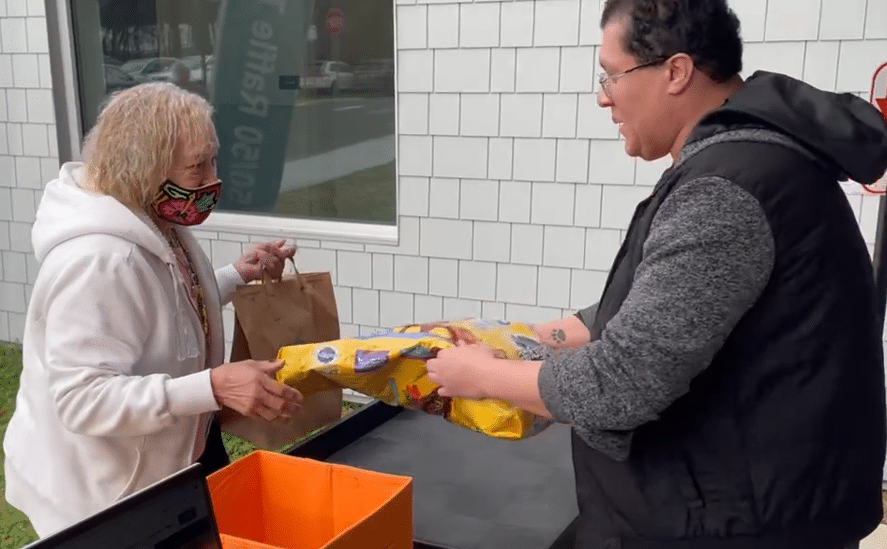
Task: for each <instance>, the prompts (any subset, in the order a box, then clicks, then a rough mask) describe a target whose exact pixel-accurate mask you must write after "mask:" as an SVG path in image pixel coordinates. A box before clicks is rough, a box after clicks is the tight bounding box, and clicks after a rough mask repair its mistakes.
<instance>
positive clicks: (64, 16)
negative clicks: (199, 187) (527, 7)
mask: <svg viewBox="0 0 887 549" xmlns="http://www.w3.org/2000/svg"><path fill="white" fill-rule="evenodd" d="M78 1H95V2H97V1H98V0H44V2H45V6H46V24H47V28H48V30H49V33H48V35H49V60H50V71H51V74H52V96H53V104H54V107H55V116H56V137H57V139H58V155H59V162H60V163H64V162H71V161H82V160H83V158H82V156H81V148H82V146H83V135H84V128H83V125H82V123H81V119H82V116H81V115H82V100H81V99H82V98H81V97H80V89H79V85H78V78H79V73H78V67H77V61H76V51H75V48H76V44H75V42H74V21H73V9H72V4H73V2H78ZM388 1H390V2H392V3H393V2H394V0H388ZM392 16H393V18H394V23H393V25H394V26H393V29H394V32H393V34H394V36H393V37H392V38H393V44H394V51H393V52H392V53H393V59H394V65H395V76H394V128H395V131H394V147H395V149H394V150H395V156H394V158H395V166H398V165H399V161H398V160H399V158H398V157H399V151H400V131H399V129H398V128H399V127H400V124H399V120H398V117H399V112H398V111H399V109H398V103H399V101H398V95H397V88H398V83H397V73H396V67H397V65H398V51H397V6H396V5H394V6H393V7H392ZM394 192H395V223H394V225H381V224H380V225H377V224H371V223H357V222H351V221H327V220H317V219H302V218H287V217H282V216H272V215H268V216H264V215H255V214H242V213H231V212H222V211H218V212H213V213H212V214H211V215H210V216H209V218H207V220H206V221H205V222H204V223H202V224H201V225H200V226H199V227H196V228H197V229H198V230H200V231H213V232H223V233H236V234H243V235H256V236H272V237H280V238H297V239H310V240H321V241H325V240H330V241H339V242H353V243H359V244H382V245H397V244H398V243H399V241H400V230H399V219H400V213H399V212H400V175H399V173H398V171H395V177H394Z"/></svg>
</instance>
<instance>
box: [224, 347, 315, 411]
mask: <svg viewBox="0 0 887 549" xmlns="http://www.w3.org/2000/svg"><path fill="white" fill-rule="evenodd" d="M283 364H284V362H283V361H282V360H276V361H270V360H243V361H241V362H231V363H228V364H222V365H221V366H217V367H215V368H213V369H212V371H211V372H210V380H211V383H212V389H213V395H214V396H215V397H216V402H218V403H219V405H220V406H227V407H228V408H231V409H232V410H235V411H236V412H238V413H240V414H242V415H244V416H247V417H254V418H263V419H265V420H267V421H279V422H281V423H286V422H287V420H289V419H290V418H291V417H292V416H293V414H295V413H297V412H299V411H300V410H301V409H302V394H301V393H299V391H296V390H295V389H293V388H292V387H288V386H286V385H284V384H282V383H278V382H277V381H275V380H274V379H272V378H271V376H272V375H273V374H274V373H275V372H276V371H277V370H279V369H280V368H281V367H282V366H283Z"/></svg>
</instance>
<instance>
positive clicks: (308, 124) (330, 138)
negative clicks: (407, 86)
mask: <svg viewBox="0 0 887 549" xmlns="http://www.w3.org/2000/svg"><path fill="white" fill-rule="evenodd" d="M394 133H395V127H394V98H393V97H379V98H370V99H365V98H350V97H343V98H328V99H315V100H308V101H303V102H301V103H299V104H297V106H296V107H295V108H294V109H293V113H292V121H291V123H290V134H289V145H288V147H287V160H298V159H301V158H308V157H313V156H317V155H319V154H323V153H329V152H331V151H334V150H336V149H343V148H346V147H349V146H352V145H356V144H358V143H362V142H365V141H370V140H374V139H377V138H380V137H387V136H390V135H393V134H394Z"/></svg>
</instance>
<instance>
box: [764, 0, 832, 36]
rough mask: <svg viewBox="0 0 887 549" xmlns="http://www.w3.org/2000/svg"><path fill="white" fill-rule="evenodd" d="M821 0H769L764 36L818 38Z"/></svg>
mask: <svg viewBox="0 0 887 549" xmlns="http://www.w3.org/2000/svg"><path fill="white" fill-rule="evenodd" d="M820 2H821V0H768V2H767V20H766V26H765V29H764V38H765V39H766V40H768V41H778V40H816V38H817V35H818V34H819V13H820Z"/></svg>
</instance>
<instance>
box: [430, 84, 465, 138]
mask: <svg viewBox="0 0 887 549" xmlns="http://www.w3.org/2000/svg"><path fill="white" fill-rule="evenodd" d="M428 131H429V133H431V134H432V135H459V94H456V93H434V94H431V96H430V97H429V98H428Z"/></svg>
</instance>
